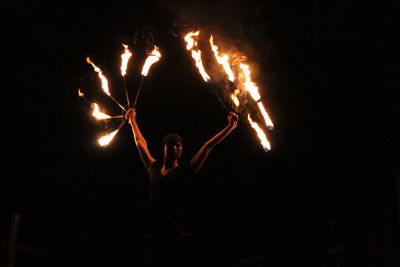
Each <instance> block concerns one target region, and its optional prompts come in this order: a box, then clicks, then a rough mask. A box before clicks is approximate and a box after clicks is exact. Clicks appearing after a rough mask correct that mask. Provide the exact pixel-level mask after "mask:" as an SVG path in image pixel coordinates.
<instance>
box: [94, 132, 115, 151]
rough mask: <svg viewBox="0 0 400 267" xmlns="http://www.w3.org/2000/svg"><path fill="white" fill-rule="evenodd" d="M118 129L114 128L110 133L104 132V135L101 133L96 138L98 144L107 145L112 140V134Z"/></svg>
mask: <svg viewBox="0 0 400 267" xmlns="http://www.w3.org/2000/svg"><path fill="white" fill-rule="evenodd" d="M118 131H119V129H117V130H115V131H113V132H111V133H109V134H106V135H103V136H102V137H100V138H99V139H98V140H97V141H98V142H99V145H100V146H102V147H104V146H107V145H109V144H110V142H111V141H112V140H113V138H114V136H115V135H116V134H117V132H118Z"/></svg>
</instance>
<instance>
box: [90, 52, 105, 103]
mask: <svg viewBox="0 0 400 267" xmlns="http://www.w3.org/2000/svg"><path fill="white" fill-rule="evenodd" d="M86 62H87V63H88V64H91V65H92V66H93V68H94V71H95V72H97V73H98V74H99V78H100V80H101V88H103V91H104V92H105V93H106V94H107V95H109V96H110V90H109V89H108V81H107V79H106V77H104V75H103V73H102V71H101V69H100V68H99V67H97V66H96V65H95V64H94V63H93V62H92V61H90V58H89V57H87V58H86Z"/></svg>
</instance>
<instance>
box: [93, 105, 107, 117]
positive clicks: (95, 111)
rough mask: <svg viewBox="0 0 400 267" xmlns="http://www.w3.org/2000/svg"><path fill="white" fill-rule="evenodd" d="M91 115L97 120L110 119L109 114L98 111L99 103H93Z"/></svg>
mask: <svg viewBox="0 0 400 267" xmlns="http://www.w3.org/2000/svg"><path fill="white" fill-rule="evenodd" d="M92 116H93V117H95V118H96V119H97V120H104V119H110V118H111V116H109V115H107V114H105V113H103V112H101V111H100V108H99V105H97V104H96V103H93V113H92Z"/></svg>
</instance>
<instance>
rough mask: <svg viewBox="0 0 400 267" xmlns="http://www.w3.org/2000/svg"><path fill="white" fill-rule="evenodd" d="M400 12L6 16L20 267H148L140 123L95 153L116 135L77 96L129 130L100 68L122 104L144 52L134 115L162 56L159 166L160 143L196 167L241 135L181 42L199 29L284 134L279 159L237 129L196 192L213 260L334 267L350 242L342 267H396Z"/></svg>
mask: <svg viewBox="0 0 400 267" xmlns="http://www.w3.org/2000/svg"><path fill="white" fill-rule="evenodd" d="M393 9H394V5H393V7H392V6H391V5H390V4H383V3H378V2H375V3H374V2H370V1H326V2H319V1H308V0H297V1H275V0H273V1H239V0H237V1H215V2H214V1H198V2H193V3H190V2H186V1H178V0H173V1H153V2H151V3H150V2H146V1H143V3H142V4H141V5H138V4H137V3H136V2H135V1H131V2H128V1H123V2H110V3H107V4H104V3H100V2H99V3H91V2H90V1H80V2H79V3H78V4H73V3H67V2H64V3H56V2H55V3H54V4H44V3H42V4H40V3H24V2H19V3H18V4H14V5H13V6H12V7H10V8H5V9H4V12H5V13H6V16H4V17H3V18H6V19H4V21H3V28H4V29H3V32H2V36H3V41H2V45H3V49H2V50H3V51H2V52H3V56H2V63H3V64H4V66H5V69H6V73H7V74H6V75H5V77H4V82H3V86H2V90H1V95H2V97H1V98H2V108H3V111H2V115H3V116H2V117H3V118H2V133H5V139H3V142H2V145H1V146H2V151H3V153H4V155H3V160H2V162H3V164H4V166H3V168H2V169H3V175H2V178H1V182H2V184H1V190H2V191H1V195H2V198H1V202H2V206H3V207H4V209H2V211H1V212H2V214H1V217H2V220H1V223H2V225H1V227H2V229H0V230H1V240H7V239H8V231H9V221H10V216H11V215H12V214H21V225H20V232H19V236H18V242H19V244H20V246H21V247H22V248H21V249H20V252H18V253H17V257H16V262H17V263H16V266H28V262H30V263H31V264H35V263H36V262H37V263H39V262H40V266H55V265H53V264H54V263H55V262H57V264H56V265H57V266H72V265H74V266H98V265H100V266H103V265H102V264H104V266H110V265H108V263H110V262H113V264H115V265H114V266H118V265H119V266H125V265H124V264H126V266H139V265H137V262H140V261H141V260H142V258H143V251H144V247H145V246H144V245H143V244H144V243H145V238H144V236H143V234H144V233H145V232H146V225H147V222H146V205H147V196H148V191H147V186H148V182H147V178H148V177H147V173H146V171H145V168H144V167H143V165H142V162H141V160H140V157H139V154H138V152H137V149H136V147H135V144H134V141H133V138H132V133H131V130H130V128H129V127H128V126H127V125H124V126H123V127H122V129H121V130H120V132H119V133H118V135H117V136H116V137H115V139H114V141H113V143H112V144H111V145H110V146H109V147H107V148H101V147H99V146H98V145H97V143H96V139H97V137H98V136H99V135H101V134H102V133H103V132H104V130H105V128H104V125H103V124H101V123H98V122H96V121H95V120H93V119H92V117H91V116H90V111H91V108H90V106H89V105H88V104H87V103H86V102H85V101H84V100H83V99H82V98H79V97H78V92H77V91H78V88H80V89H81V90H82V91H83V92H84V93H85V95H86V97H87V99H89V100H91V101H94V102H98V103H102V105H103V106H104V107H105V108H106V109H107V113H109V114H113V115H120V114H121V111H120V110H119V109H118V106H116V105H115V103H113V102H112V101H111V100H110V99H109V98H107V97H106V96H105V95H104V93H102V91H101V89H100V84H99V81H98V77H97V75H96V74H95V72H93V69H92V67H91V66H90V65H88V64H87V63H86V62H85V59H86V57H88V56H89V57H90V58H91V59H92V60H93V61H94V62H95V63H96V65H98V66H100V67H101V68H102V70H103V71H104V74H105V75H106V76H107V78H108V79H109V85H110V90H111V94H112V95H113V96H114V97H115V98H116V99H118V100H120V102H122V103H123V104H124V105H125V102H124V101H125V99H124V91H123V82H122V79H121V76H120V75H119V64H120V63H119V62H120V54H121V52H122V46H121V43H125V44H128V45H129V46H130V48H131V51H132V52H133V54H134V55H133V58H132V59H131V61H130V65H129V67H128V74H127V76H126V84H127V86H128V90H129V93H130V96H131V99H133V98H134V96H135V94H136V91H137V89H138V85H139V82H140V70H141V67H142V64H143V62H144V59H145V57H146V54H145V52H146V49H149V48H151V45H152V44H153V43H155V44H156V45H157V46H159V47H160V50H161V52H162V54H163V57H162V59H161V60H160V62H158V63H157V64H155V65H154V66H153V67H152V69H151V70H150V74H149V76H148V77H147V78H146V79H145V80H144V85H143V91H142V93H141V95H140V98H139V104H138V106H137V114H138V115H137V116H138V121H139V125H140V126H141V130H142V133H143V134H144V136H145V137H146V139H147V141H148V143H149V148H150V151H151V152H152V153H153V154H154V156H156V157H158V158H160V156H161V139H162V137H163V136H164V135H165V134H166V133H169V132H177V133H180V134H181V135H182V136H183V138H184V140H185V141H184V142H185V143H184V153H183V157H184V158H185V159H190V158H191V157H192V156H193V155H194V153H195V152H196V151H197V150H198V149H199V148H200V146H201V145H202V144H203V143H204V142H205V141H207V140H208V139H209V138H211V137H212V136H213V135H214V134H215V133H217V132H218V131H219V130H220V129H222V128H223V127H224V126H225V125H226V123H227V118H226V117H227V115H226V112H225V111H224V109H223V107H222V105H221V104H220V103H219V102H218V99H217V98H216V97H215V95H214V94H213V91H212V89H213V88H209V87H207V85H206V84H205V83H204V82H203V80H202V79H201V77H200V76H199V74H198V72H197V70H196V69H195V67H194V64H193V61H192V58H191V57H190V56H189V54H188V53H187V51H186V49H185V43H184V41H183V39H182V33H185V32H188V31H190V30H193V29H197V28H199V29H200V30H204V32H207V33H213V35H214V36H215V38H220V39H219V40H220V41H221V44H222V45H221V50H223V48H222V47H224V46H225V47H226V48H230V49H238V50H240V51H241V52H243V53H244V54H246V55H247V56H248V62H251V63H252V64H253V65H254V69H255V70H256V71H255V73H254V81H256V83H257V84H258V85H259V87H260V89H261V94H262V97H263V102H264V103H265V105H266V106H267V108H268V110H269V113H270V115H271V117H272V120H273V121H274V123H275V129H274V130H273V131H270V132H268V137H269V139H270V141H271V144H272V150H271V151H270V152H268V153H265V152H263V150H262V148H261V146H260V145H259V143H258V141H257V139H256V137H255V135H254V132H253V131H252V130H251V129H250V128H249V125H248V124H246V123H244V122H243V121H240V122H239V125H238V127H237V129H236V130H235V131H234V132H233V133H232V134H231V135H230V136H229V137H228V138H227V139H226V140H224V141H223V142H222V143H221V144H219V145H218V146H217V147H216V148H215V149H214V150H213V151H212V153H211V154H210V156H209V158H208V159H207V161H206V163H205V165H204V166H203V168H202V169H201V171H200V172H199V174H198V175H197V176H196V179H195V180H194V181H193V182H192V183H191V184H190V186H189V188H188V192H187V202H186V206H187V207H186V209H187V211H188V215H189V217H190V222H191V224H192V228H193V232H194V233H195V235H196V236H197V237H198V239H199V240H200V242H202V243H203V244H205V246H206V247H207V248H208V250H209V251H210V253H211V254H213V256H214V257H215V258H224V259H225V258H235V257H236V258H237V257H242V258H245V257H265V258H267V259H268V261H269V262H272V263H271V264H275V265H271V266H322V265H321V264H322V259H323V257H324V255H325V254H326V251H327V249H328V248H329V247H332V246H334V245H335V244H337V243H338V242H340V241H344V242H345V243H346V248H347V250H346V251H345V254H344V255H345V256H344V258H343V266H366V265H363V264H365V262H368V263H371V264H375V263H376V264H378V263H382V262H383V261H386V262H387V263H390V262H391V260H392V259H393V257H394V256H393V255H395V252H394V251H395V250H396V247H397V250H398V249H399V242H398V238H399V221H398V210H399V209H398V205H399V204H396V203H398V201H397V202H396V192H395V184H396V183H395V181H396V177H397V180H398V179H399V178H398V177H399V165H398V159H399V158H398V156H397V155H398V136H399V131H398V124H399V120H398V119H399V114H400V110H399V105H398V103H399V102H398V100H399V90H398V85H397V82H395V80H397V79H395V77H396V74H395V73H397V71H396V70H398V69H399V64H398V62H397V61H395V60H394V59H393V57H392V54H393V52H394V48H393V47H396V46H395V45H394V43H396V42H398V40H397V39H396V38H398V37H397V35H396V34H395V32H394V25H393V22H392V19H391V17H390V15H391V14H390V13H392V12H393V11H391V10H393ZM213 86H214V87H218V84H214V85H213ZM118 123H119V121H116V124H115V125H113V124H110V125H109V127H110V128H108V129H109V130H111V129H113V127H115V126H116V125H117V124H118ZM332 225H335V226H334V227H333V228H330V226H332ZM332 229H333V230H332ZM332 231H333V232H332ZM371 240H372V241H371ZM4 248H5V247H4V246H3V247H2V249H3V250H4ZM24 248H25V249H24ZM40 248H42V249H43V251H48V254H45V253H44V254H40V253H36V252H35V251H38V250H40ZM35 249H36V250H35ZM46 249H47V250H46ZM57 253H58V254H57ZM46 255H47V256H46ZM60 255H61V256H60ZM0 256H1V257H2V258H1V260H4V261H5V258H6V257H5V255H4V254H1V255H0ZM392 261H393V260H392ZM72 263H73V264H72ZM0 264H1V263H0ZM357 264H360V265H357ZM0 266H2V265H0ZM29 266H36V265H29ZM38 266H39V265H38ZM268 266H269V265H268ZM368 266H369V265H368ZM371 266H383V265H379V264H378V265H371ZM387 266H390V265H387ZM393 266H394V265H393Z"/></svg>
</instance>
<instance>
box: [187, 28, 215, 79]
mask: <svg viewBox="0 0 400 267" xmlns="http://www.w3.org/2000/svg"><path fill="white" fill-rule="evenodd" d="M199 34H200V31H197V32H189V33H188V34H186V35H185V38H184V39H185V41H186V43H187V45H186V49H187V50H189V51H190V50H191V51H192V58H193V59H194V60H195V62H196V67H197V69H198V70H199V72H200V74H201V77H203V80H204V81H205V82H210V81H211V78H210V76H209V75H208V74H207V72H206V71H205V69H204V66H203V62H202V60H201V51H200V49H198V48H197V41H196V40H194V39H193V37H194V36H196V37H198V36H199ZM194 48H196V49H194Z"/></svg>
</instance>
